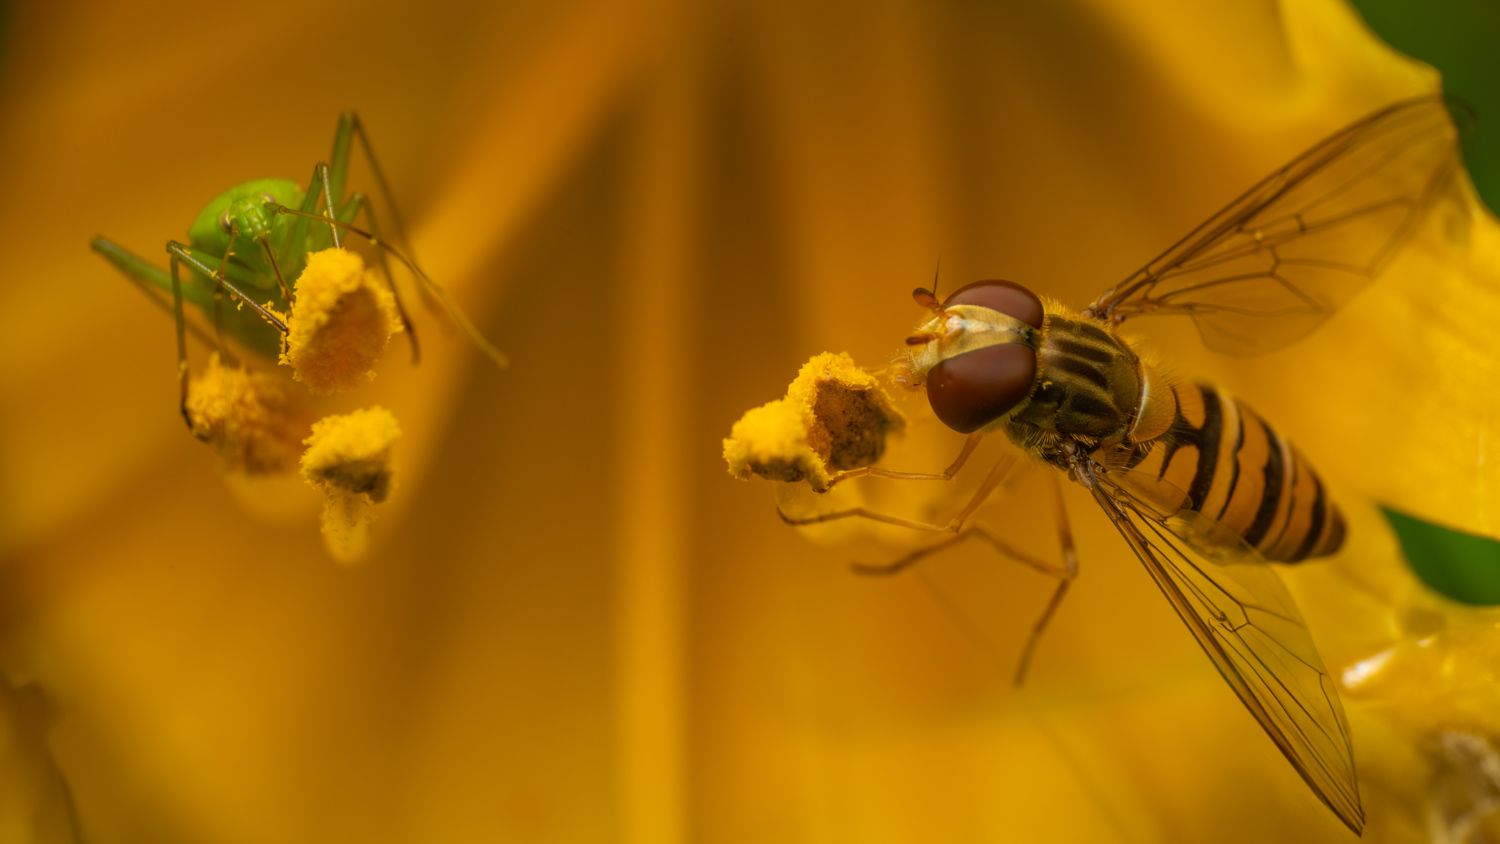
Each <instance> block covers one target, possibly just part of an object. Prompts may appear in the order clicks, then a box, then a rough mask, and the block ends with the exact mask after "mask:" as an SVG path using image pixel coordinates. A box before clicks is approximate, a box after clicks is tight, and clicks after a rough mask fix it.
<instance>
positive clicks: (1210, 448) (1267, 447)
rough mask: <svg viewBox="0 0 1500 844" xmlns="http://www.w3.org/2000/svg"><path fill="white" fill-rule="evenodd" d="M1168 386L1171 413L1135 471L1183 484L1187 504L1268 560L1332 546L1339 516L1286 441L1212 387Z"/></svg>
mask: <svg viewBox="0 0 1500 844" xmlns="http://www.w3.org/2000/svg"><path fill="white" fill-rule="evenodd" d="M1174 389H1175V390H1176V393H1177V397H1178V411H1177V419H1176V421H1175V422H1174V423H1173V425H1172V428H1171V430H1170V431H1168V432H1167V434H1166V435H1164V436H1163V437H1162V438H1161V439H1160V440H1158V441H1157V443H1156V447H1154V448H1153V449H1152V450H1151V453H1150V454H1149V455H1148V456H1147V457H1146V459H1145V460H1143V461H1142V462H1141V463H1140V464H1139V465H1138V466H1136V467H1135V468H1136V470H1138V471H1147V472H1150V473H1152V474H1155V475H1156V476H1157V477H1159V478H1161V479H1163V480H1166V481H1169V482H1171V483H1172V484H1174V485H1176V486H1177V487H1179V488H1180V489H1183V490H1185V491H1186V492H1187V494H1188V499H1189V502H1190V503H1189V505H1188V506H1189V507H1190V508H1191V509H1193V510H1196V511H1198V512H1200V513H1203V514H1204V515H1206V516H1208V517H1210V518H1212V519H1214V520H1215V521H1217V522H1219V523H1220V524H1222V525H1224V526H1226V527H1228V528H1229V529H1231V530H1233V531H1234V532H1235V533H1238V534H1239V535H1240V536H1242V537H1244V539H1245V542H1247V543H1249V544H1250V545H1251V546H1253V547H1254V548H1255V549H1256V550H1257V551H1259V552H1260V553H1261V556H1263V557H1265V558H1266V559H1268V560H1273V561H1275V562H1280V563H1295V562H1298V561H1300V560H1305V559H1307V558H1309V557H1322V556H1325V555H1328V554H1332V553H1333V552H1335V551H1337V550H1338V549H1339V546H1340V545H1342V544H1343V541H1344V519H1343V516H1341V515H1340V514H1339V511H1338V507H1336V506H1335V505H1334V503H1333V500H1332V499H1331V498H1329V496H1328V494H1327V491H1326V490H1325V489H1324V487H1323V482H1322V481H1321V480H1320V479H1319V478H1318V475H1317V473H1316V472H1315V471H1313V468H1312V467H1311V466H1310V465H1308V463H1307V461H1306V460H1305V459H1304V458H1303V457H1302V455H1301V454H1299V453H1298V452H1297V450H1296V449H1294V448H1292V446H1291V444H1290V443H1288V442H1287V441H1286V440H1285V439H1283V438H1282V437H1281V436H1280V435H1279V434H1277V433H1276V432H1275V431H1274V430H1273V429H1272V428H1271V426H1270V425H1267V424H1266V423H1265V420H1263V419H1261V418H1260V417H1259V416H1257V415H1256V414H1255V413H1254V412H1253V411H1251V410H1250V409H1249V408H1247V407H1245V406H1244V405H1242V404H1240V403H1239V402H1238V401H1236V400H1234V399H1233V398H1230V397H1228V396H1225V395H1223V394H1221V393H1219V392H1218V391H1217V390H1215V389H1214V388H1213V387H1210V386H1207V385H1203V384H1178V385H1175V387H1174Z"/></svg>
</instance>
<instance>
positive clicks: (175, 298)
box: [167, 242, 193, 431]
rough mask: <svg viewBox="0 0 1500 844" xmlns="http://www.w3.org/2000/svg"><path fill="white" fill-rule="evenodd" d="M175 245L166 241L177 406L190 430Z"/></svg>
mask: <svg viewBox="0 0 1500 844" xmlns="http://www.w3.org/2000/svg"><path fill="white" fill-rule="evenodd" d="M175 245H176V244H175V243H171V242H169V243H167V252H168V254H170V255H171V256H172V257H171V264H172V316H173V317H174V318H175V319H176V320H177V388H178V393H179V394H180V396H181V399H180V401H179V408H180V410H181V412H182V421H184V422H186V423H187V426H188V430H189V431H191V430H192V429H193V417H192V416H191V415H190V414H189V413H188V362H187V332H186V330H185V326H186V325H187V321H186V320H185V319H184V318H183V316H182V279H181V278H180V277H179V274H178V272H177V261H178V256H177V253H175V252H173V251H172V247H173V246H175Z"/></svg>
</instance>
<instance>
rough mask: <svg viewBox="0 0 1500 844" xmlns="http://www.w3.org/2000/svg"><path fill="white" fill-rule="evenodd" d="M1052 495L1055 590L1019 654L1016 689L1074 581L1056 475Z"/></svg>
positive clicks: (1072, 549)
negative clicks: (1057, 552) (1057, 557)
mask: <svg viewBox="0 0 1500 844" xmlns="http://www.w3.org/2000/svg"><path fill="white" fill-rule="evenodd" d="M1052 491H1053V497H1052V501H1053V507H1054V509H1055V510H1056V512H1057V541H1058V546H1059V547H1060V548H1061V550H1062V559H1063V564H1062V566H1061V567H1052V568H1050V569H1049V570H1048V573H1049V574H1053V575H1055V576H1056V577H1057V578H1058V583H1057V590H1056V591H1054V592H1053V593H1052V600H1050V601H1048V602H1047V608H1046V609H1044V610H1042V616H1041V618H1038V619H1037V620H1036V624H1034V625H1032V628H1031V635H1029V636H1027V638H1026V649H1025V650H1024V651H1022V652H1021V664H1020V665H1018V666H1017V667H1016V678H1015V685H1016V686H1018V687H1019V686H1020V685H1021V683H1023V682H1025V680H1026V670H1027V669H1028V668H1030V667H1031V658H1032V656H1033V655H1035V653H1036V648H1037V645H1039V644H1041V641H1042V633H1043V632H1044V631H1045V630H1046V629H1047V624H1048V623H1049V622H1051V621H1052V616H1053V615H1054V614H1056V612H1057V608H1058V606H1060V605H1061V604H1062V599H1063V596H1064V595H1066V594H1068V587H1070V586H1072V585H1073V581H1074V579H1076V578H1077V577H1078V549H1077V547H1076V546H1075V545H1074V544H1073V528H1072V526H1071V525H1070V524H1068V508H1067V506H1065V505H1064V504H1063V497H1062V481H1059V480H1058V479H1057V475H1052Z"/></svg>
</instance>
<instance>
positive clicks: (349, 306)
mask: <svg viewBox="0 0 1500 844" xmlns="http://www.w3.org/2000/svg"><path fill="white" fill-rule="evenodd" d="M286 322H287V335H286V340H285V348H284V350H283V351H282V353H281V362H282V363H284V364H287V365H288V366H290V367H292V377H294V378H296V379H297V380H298V381H301V382H302V383H303V384H306V385H307V389H308V390H310V391H312V392H313V393H314V394H316V395H327V394H329V393H335V392H339V391H342V390H348V389H352V388H354V387H359V386H363V385H365V384H368V383H369V382H370V381H371V380H373V379H374V378H375V373H374V372H373V371H371V370H372V368H373V367H374V366H375V361H377V360H379V359H380V356H381V354H383V353H384V352H385V347H386V344H387V343H388V342H389V341H390V339H391V335H392V334H394V333H396V332H397V331H400V330H401V318H400V316H399V315H398V312H397V310H396V297H395V296H394V295H393V294H392V293H391V291H390V288H388V287H387V286H386V285H385V284H383V283H382V282H381V280H380V277H379V276H378V275H376V273H375V272H374V271H372V270H369V269H366V268H365V262H364V260H363V259H362V258H360V257H359V255H357V254H355V253H353V252H349V251H346V250H344V249H324V250H323V251H321V252H314V253H312V254H311V255H308V256H307V268H306V269H304V270H303V271H302V275H300V276H298V278H297V286H296V301H295V303H294V304H293V305H292V311H291V314H290V316H289V317H288V318H287V320H286Z"/></svg>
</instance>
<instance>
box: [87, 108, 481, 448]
mask: <svg viewBox="0 0 1500 844" xmlns="http://www.w3.org/2000/svg"><path fill="white" fill-rule="evenodd" d="M355 138H358V139H359V143H360V146H361V147H362V149H363V150H364V154H365V158H366V159H367V160H368V161H369V163H370V169H371V170H372V171H373V172H374V174H375V181H376V183H377V185H378V186H379V188H380V191H381V199H382V200H383V201H384V203H385V204H386V206H387V207H389V208H391V209H392V212H391V213H392V224H393V230H394V232H395V234H396V236H397V239H398V241H404V236H403V232H402V225H401V220H400V218H399V216H398V215H397V213H396V211H395V203H394V201H393V200H392V199H391V192H390V188H389V187H388V185H387V183H386V180H385V176H384V175H383V174H382V173H381V170H380V166H379V164H377V163H376V160H375V154H374V150H373V149H372V148H371V146H370V140H369V137H368V136H367V135H366V134H365V130H364V127H363V126H362V125H361V124H360V122H359V117H358V116H357V115H355V114H354V112H346V113H344V114H343V115H341V116H340V117H339V123H338V130H337V132H336V133H335V134H334V137H333V154H332V156H331V157H330V159H329V161H330V162H331V163H327V164H325V163H321V162H320V163H319V164H317V165H316V166H314V167H313V174H312V179H311V181H310V182H309V183H308V188H307V190H306V191H304V190H303V189H302V188H301V187H300V186H299V185H298V184H297V183H296V182H295V181H292V180H290V179H255V180H253V181H249V182H245V183H243V184H241V185H238V186H236V187H233V188H230V189H229V190H227V191H225V192H224V193H222V194H220V195H219V196H217V197H215V198H214V199H213V201H211V202H209V203H208V205H207V206H205V207H204V209H203V211H202V212H201V213H200V214H199V215H198V219H197V220H195V221H194V222H193V224H192V226H191V227H190V228H189V229H188V243H187V244H186V245H184V244H182V243H178V242H177V241H175V240H172V241H168V242H167V246H166V249H167V254H168V256H169V262H170V268H171V269H170V272H168V271H163V270H162V269H160V268H159V267H157V266H155V265H153V264H152V263H150V262H149V261H147V260H145V259H144V258H141V257H139V256H137V255H135V254H133V253H131V252H130V251H128V250H126V249H124V248H122V247H120V246H118V245H116V244H114V243H111V242H110V241H108V240H106V239H104V238H102V237H96V238H94V240H93V241H92V242H91V243H90V246H91V247H92V248H93V250H94V251H95V252H98V253H99V254H100V255H102V256H104V257H105V258H106V259H107V260H108V261H109V262H110V263H112V264H114V265H115V266H116V267H118V268H119V269H120V270H121V271H122V272H123V273H124V274H125V276H126V277H127V278H129V279H130V280H131V281H132V282H134V283H135V284H136V285H137V286H139V287H140V288H141V289H142V290H143V291H145V292H146V293H147V295H149V296H150V297H151V298H152V299H153V300H154V301H156V302H157V304H159V305H161V306H162V307H163V308H170V310H171V311H172V313H173V317H174V319H175V320H176V323H177V362H178V380H179V382H180V384H181V391H182V397H183V415H184V417H186V415H187V410H186V402H187V385H188V368H187V341H186V333H187V332H188V331H192V332H193V333H194V334H195V336H198V337H199V338H200V339H202V340H204V341H205V342H207V343H209V344H210V345H215V346H216V347H217V348H218V349H219V351H220V353H221V355H225V354H226V349H225V347H224V342H223V338H224V335H225V334H228V335H230V336H232V337H234V338H235V339H236V340H237V341H239V342H240V343H241V344H242V345H244V346H245V347H246V348H248V349H250V350H253V351H255V352H257V353H259V354H262V355H264V356H266V357H269V358H271V359H272V360H275V359H276V357H277V355H278V353H279V351H280V348H281V337H282V336H283V335H284V334H286V332H287V326H286V324H285V323H284V322H283V321H282V320H281V319H280V318H278V317H277V316H276V314H274V313H271V311H272V310H274V311H278V312H280V313H288V312H289V311H290V308H291V306H292V304H293V302H294V301H295V292H294V291H293V290H292V289H291V287H290V286H289V285H290V284H291V283H292V282H293V281H295V279H296V278H297V276H298V275H299V274H300V273H301V272H302V270H303V268H304V267H305V266H306V264H307V256H308V255H309V254H311V253H313V252H318V251H321V250H323V249H327V248H329V247H337V246H341V245H342V244H341V242H340V241H341V238H340V233H341V232H345V233H348V234H353V235H355V236H358V237H360V238H363V239H364V240H367V241H368V242H370V243H371V244H373V245H375V246H377V247H379V249H378V255H379V262H380V265H381V269H382V270H384V271H385V277H386V279H388V280H389V279H390V278H391V274H390V266H389V263H388V261H387V257H386V256H387V255H390V256H393V257H395V258H396V260H397V261H399V262H400V263H401V264H403V265H405V266H406V268H407V269H408V270H410V271H411V273H412V275H414V276H415V277H416V278H417V279H418V281H419V283H420V284H421V286H422V289H423V291H424V292H425V293H431V294H433V295H434V296H435V297H436V298H437V299H438V300H439V301H440V302H441V303H442V305H443V307H444V309H445V310H447V311H448V313H449V314H450V315H451V316H452V317H453V318H454V320H455V321H457V322H458V323H459V325H460V326H461V327H462V328H463V330H464V332H465V333H466V334H468V336H469V338H470V339H471V340H472V341H473V342H474V343H475V345H477V346H478V347H479V348H480V350H481V351H483V352H484V353H485V354H486V355H487V356H488V357H490V359H492V360H493V361H495V363H496V364H498V365H499V366H502V367H503V366H505V365H506V359H505V355H504V354H503V353H501V352H500V351H499V350H498V349H496V348H495V347H494V346H492V345H490V343H489V342H488V341H486V340H485V339H484V337H483V336H482V335H481V334H480V333H479V331H478V330H477V329H476V328H474V326H473V325H472V324H471V323H470V322H469V321H468V319H467V318H466V317H465V316H464V315H463V312H462V311H460V310H459V308H458V306H457V304H456V303H454V302H453V300H452V299H451V298H450V297H449V296H448V294H447V292H446V291H444V290H443V289H442V288H441V287H438V286H437V285H436V284H434V283H433V282H432V281H431V280H430V279H428V278H427V276H426V275H425V274H424V273H423V272H422V271H421V270H420V269H419V268H418V267H417V266H416V264H415V263H413V262H412V261H411V260H410V259H409V258H407V257H406V255H405V254H404V253H403V252H401V251H399V250H397V249H396V248H395V247H393V246H391V245H390V244H387V243H386V242H385V241H384V240H383V239H382V238H381V236H380V228H379V225H378V224H377V222H376V219H375V211H374V208H372V207H371V202H370V199H369V197H368V196H366V195H365V194H363V193H359V192H355V193H350V194H348V195H345V193H344V191H345V187H346V185H345V181H346V177H347V175H348V170H349V161H350V156H351V152H352V148H353V144H354V139H355ZM361 211H363V212H364V216H365V226H366V227H367V229H368V230H366V229H362V228H356V227H355V226H354V221H355V218H356V217H358V216H359V214H360V212H361ZM182 266H186V267H187V270H188V278H187V281H186V283H184V281H183V279H182V276H181V271H180V268H181V267H182ZM392 291H393V292H395V285H394V284H392ZM167 297H170V299H171V302H170V304H168V301H167ZM226 298H227V299H229V300H231V302H230V304H243V305H245V306H247V307H244V308H240V307H226V306H225V305H226V302H225V300H226ZM183 299H187V300H188V301H190V302H192V303H193V304H195V305H197V306H199V307H200V308H202V309H203V311H204V314H205V316H206V317H207V318H208V319H209V320H210V321H211V323H212V325H213V326H214V333H215V337H214V338H213V339H210V338H209V337H208V336H207V332H205V331H204V330H203V329H201V328H199V327H198V326H197V324H196V323H193V322H189V321H188V320H186V319H185V318H184V316H183V307H182V301H183ZM266 302H269V303H270V306H271V307H270V309H269V310H268V309H267V308H265V307H263V306H262V305H261V304H259V303H266ZM396 306H397V310H398V312H399V314H400V317H401V322H402V324H403V326H404V327H405V329H406V332H407V336H408V337H410V338H411V344H412V362H413V363H416V362H417V361H418V360H419V358H420V351H419V347H418V345H417V337H416V334H415V332H414V331H413V327H412V324H411V320H410V318H409V317H408V315H407V310H406V307H405V305H404V304H402V300H401V297H400V294H399V293H397V295H396ZM191 426H192V423H191V421H189V427H191Z"/></svg>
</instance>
